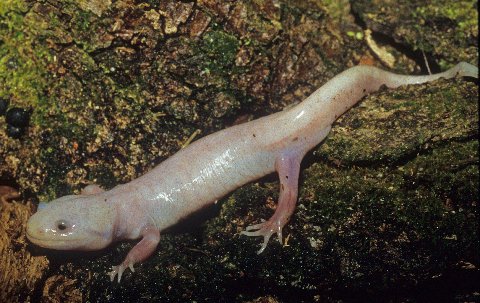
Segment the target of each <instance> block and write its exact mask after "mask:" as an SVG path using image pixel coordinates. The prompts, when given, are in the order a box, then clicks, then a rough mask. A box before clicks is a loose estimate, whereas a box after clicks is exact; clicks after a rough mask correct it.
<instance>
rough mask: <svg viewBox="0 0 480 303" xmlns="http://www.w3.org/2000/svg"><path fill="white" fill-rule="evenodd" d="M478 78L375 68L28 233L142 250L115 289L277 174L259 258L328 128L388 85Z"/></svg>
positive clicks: (40, 216) (60, 204) (55, 206)
mask: <svg viewBox="0 0 480 303" xmlns="http://www.w3.org/2000/svg"><path fill="white" fill-rule="evenodd" d="M455 76H469V77H475V78H478V68H477V67H475V66H473V65H471V64H468V63H464V62H462V63H459V64H458V65H456V66H455V67H453V68H451V69H449V70H447V71H445V72H443V73H439V74H434V75H428V76H407V75H397V74H393V73H390V72H386V71H383V70H381V69H378V68H375V67H370V66H356V67H353V68H350V69H348V70H346V71H344V72H342V73H340V74H339V75H337V76H336V77H334V78H333V79H331V80H330V81H328V82H327V83H326V84H325V85H323V86H322V87H320V88H319V89H318V90H316V91H315V92H314V93H313V94H311V95H310V96H309V97H308V98H307V99H305V100H304V101H303V102H301V103H299V104H298V105H296V106H294V107H292V108H289V109H288V110H284V111H282V112H278V113H275V114H272V115H270V116H266V117H263V118H260V119H257V120H253V121H250V122H247V123H244V124H240V125H236V126H233V127H230V128H227V129H225V130H222V131H219V132H216V133H213V134H211V135H208V136H206V137H204V138H202V139H200V140H198V141H196V142H194V143H192V144H191V145H189V146H188V147H186V148H184V149H182V150H180V151H179V152H177V153H176V154H174V155H173V156H172V157H170V158H168V159H167V160H165V161H164V162H162V163H160V164H159V165H158V166H156V167H155V168H154V169H152V170H151V171H149V172H147V173H146V174H144V175H143V176H141V177H139V178H137V179H135V180H133V181H131V182H129V183H126V184H123V185H118V186H116V187H114V188H113V189H111V190H109V191H104V190H102V189H101V188H100V187H99V186H96V185H89V186H87V187H86V188H85V189H84V190H83V191H82V193H81V194H80V195H69V196H64V197H61V198H59V199H56V200H54V201H51V202H49V203H47V204H46V205H44V206H43V207H41V209H40V208H39V211H38V212H37V213H35V214H34V215H33V216H32V217H31V218H30V220H29V221H28V225H27V236H28V238H29V239H30V240H31V241H32V242H33V243H35V244H37V245H39V246H43V247H47V248H52V249H60V250H97V249H102V248H104V247H106V246H108V245H109V244H110V243H112V242H114V241H120V240H125V239H138V238H141V240H140V242H138V243H137V245H136V246H134V247H133V248H132V249H131V251H130V252H129V253H128V255H127V257H126V258H125V260H124V261H123V262H122V263H121V264H120V265H118V266H114V267H113V270H112V271H111V272H110V277H111V279H112V280H113V279H114V278H115V276H118V281H120V279H121V276H122V273H123V272H124V270H125V269H126V268H127V267H129V268H130V269H131V270H132V271H133V265H134V264H136V263H138V262H141V261H143V260H145V259H146V258H148V257H149V256H150V255H151V254H152V253H153V252H154V251H155V249H156V247H157V244H158V242H159V240H160V231H161V230H164V229H165V228H167V227H169V226H171V225H173V224H175V223H177V222H178V221H179V220H180V219H181V218H183V217H185V216H187V215H188V214H190V213H192V212H194V211H196V210H198V209H200V208H202V207H204V206H205V205H207V204H210V203H213V202H214V201H216V200H217V199H219V198H221V197H223V196H225V195H226V194H228V193H229V192H231V191H233V190H234V189H236V188H238V187H240V186H242V185H244V184H246V183H248V182H251V181H253V180H256V179H258V178H260V177H262V176H265V175H267V174H270V173H273V172H277V173H278V176H279V179H280V197H279V201H278V206H277V208H276V210H275V213H274V214H273V216H272V217H271V218H270V219H269V220H267V221H265V222H262V223H259V224H256V225H252V226H249V227H247V229H246V231H244V232H242V234H244V235H247V236H260V237H263V243H262V245H261V248H260V250H259V253H261V252H262V251H263V250H264V249H265V248H266V246H267V243H268V241H269V239H270V237H271V236H272V235H274V234H277V236H278V239H279V241H280V242H281V241H282V228H283V226H284V225H285V224H286V223H287V221H288V220H289V218H290V216H291V215H292V213H293V212H294V209H295V204H296V201H297V193H298V176H299V170H300V163H301V161H302V159H303V157H304V155H305V154H306V153H307V152H308V151H309V150H310V149H312V148H313V147H314V146H316V145H317V144H319V143H320V142H321V141H322V140H323V139H325V137H326V136H327V135H328V133H329V131H330V129H331V127H332V123H333V122H334V121H335V120H336V119H337V118H338V117H339V116H341V115H342V114H343V113H344V112H346V111H347V110H348V109H350V108H351V107H352V106H353V105H355V104H356V103H357V102H358V101H359V100H361V99H362V98H363V97H364V96H365V95H367V94H369V93H371V92H374V91H376V90H378V89H379V88H380V86H382V85H386V86H387V87H389V88H395V87H398V86H400V85H406V84H417V83H423V82H428V81H433V80H435V79H438V78H441V77H444V78H452V77H455Z"/></svg>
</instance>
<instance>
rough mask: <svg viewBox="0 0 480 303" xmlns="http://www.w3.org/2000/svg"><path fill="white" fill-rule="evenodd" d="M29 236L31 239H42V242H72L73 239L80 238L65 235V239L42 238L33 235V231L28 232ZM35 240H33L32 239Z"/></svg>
mask: <svg viewBox="0 0 480 303" xmlns="http://www.w3.org/2000/svg"><path fill="white" fill-rule="evenodd" d="M26 234H27V238H29V239H31V240H32V239H33V240H37V241H41V242H47V243H54V242H71V241H78V240H79V238H74V239H73V238H71V237H68V239H67V237H65V239H47V238H40V237H36V236H35V235H32V234H31V233H29V232H27V233H26ZM32 242H33V241H32Z"/></svg>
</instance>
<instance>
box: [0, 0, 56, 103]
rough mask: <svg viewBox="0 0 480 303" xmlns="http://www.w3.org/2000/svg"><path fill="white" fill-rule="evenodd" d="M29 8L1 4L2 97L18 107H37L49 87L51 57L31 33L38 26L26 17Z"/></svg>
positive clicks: (22, 5)
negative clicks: (48, 70)
mask: <svg viewBox="0 0 480 303" xmlns="http://www.w3.org/2000/svg"><path fill="white" fill-rule="evenodd" d="M26 9H27V7H26V4H25V3H24V2H23V1H6V2H4V1H2V3H1V4H0V37H1V38H0V97H3V98H10V99H11V100H13V102H12V104H14V105H17V106H22V107H29V106H32V105H33V106H34V107H35V106H36V105H37V104H38V103H39V102H40V99H41V96H42V95H43V91H44V89H45V87H46V86H47V82H48V80H47V79H46V78H47V77H46V74H47V73H46V65H47V64H48V62H51V60H52V58H51V55H50V53H49V51H48V49H47V48H45V47H44V46H42V45H41V43H38V41H37V38H36V37H34V36H33V35H31V34H30V32H29V28H32V27H35V25H33V26H32V24H31V22H32V20H30V19H27V18H25V11H26Z"/></svg>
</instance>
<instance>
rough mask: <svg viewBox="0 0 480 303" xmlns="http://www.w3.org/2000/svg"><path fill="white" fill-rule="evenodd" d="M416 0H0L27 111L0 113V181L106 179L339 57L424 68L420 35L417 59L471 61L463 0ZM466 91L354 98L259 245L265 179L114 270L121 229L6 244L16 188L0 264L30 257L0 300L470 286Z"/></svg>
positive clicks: (370, 294) (456, 289) (429, 295)
mask: <svg viewBox="0 0 480 303" xmlns="http://www.w3.org/2000/svg"><path fill="white" fill-rule="evenodd" d="M432 3H433V2H432V1H425V4H424V5H420V4H419V5H417V6H416V7H415V8H413V9H412V8H411V7H409V6H408V5H409V4H408V1H400V2H396V4H395V5H389V4H388V1H363V0H362V1H352V7H351V8H352V10H350V9H349V7H350V3H349V2H348V1H315V0H308V1H283V0H282V1H280V0H244V1H243V0H242V1H230V0H229V1H220V0H197V1H192V2H189V1H173V0H171V1H170V0H168V1H133V0H119V1H99V0H82V1H56V0H51V1H41V0H7V1H2V2H1V3H0V99H2V100H8V104H9V106H10V107H20V108H28V109H32V116H31V119H30V125H29V127H28V128H27V129H26V131H25V134H24V135H23V136H22V137H21V138H20V139H14V138H10V137H8V136H7V131H6V122H5V118H4V117H3V116H2V117H0V141H1V144H0V185H5V184H10V185H11V184H15V187H16V188H17V189H18V190H19V191H20V192H21V193H22V196H23V197H25V198H26V200H32V201H34V202H35V203H36V202H38V201H48V200H51V199H52V198H54V197H58V196H62V195H65V194H70V193H72V192H77V193H78V191H79V190H80V189H81V188H82V187H83V186H85V185H86V184H88V183H91V182H95V183H97V184H100V185H101V186H103V187H106V188H110V187H113V186H115V185H117V184H119V183H124V182H128V181H129V180H131V179H133V178H136V177H138V176H139V175H141V174H143V173H144V172H146V171H148V170H149V169H151V168H152V167H153V166H154V165H156V164H158V163H160V162H161V161H162V160H164V159H165V158H167V157H168V156H170V155H172V154H173V153H175V151H177V150H178V149H179V148H180V147H181V146H182V145H184V144H185V143H186V142H188V141H189V139H191V138H192V137H193V138H194V140H195V139H197V138H199V137H201V136H204V135H207V134H209V133H211V132H214V131H217V130H220V129H223V128H225V127H228V126H230V125H234V124H236V123H241V122H243V121H247V120H250V119H253V118H257V117H260V116H264V115H267V114H270V113H273V112H276V111H279V110H282V109H283V108H285V107H286V106H291V105H292V104H295V103H297V102H300V101H301V100H303V99H304V98H305V97H306V96H308V95H309V94H310V93H311V92H312V91H313V90H315V89H316V88H317V87H319V86H321V85H322V84H323V83H325V82H326V81H327V80H328V79H330V78H332V77H333V76H334V75H336V74H337V73H339V72H340V71H342V70H344V69H346V68H348V67H351V66H354V65H356V64H373V65H377V66H382V63H383V64H385V60H384V59H385V58H386V57H389V56H392V57H393V58H394V62H395V64H394V67H393V68H392V69H393V70H394V71H396V72H402V73H409V74H411V73H426V68H425V66H424V62H423V57H422V56H421V51H423V52H424V53H425V54H426V56H427V57H428V61H429V63H430V64H431V68H432V70H434V71H435V70H439V69H443V68H446V67H448V66H450V65H451V64H453V63H456V62H457V61H458V60H465V61H469V62H471V63H476V62H478V44H477V42H476V41H477V36H478V23H477V17H476V16H477V14H478V13H477V10H476V8H475V6H474V3H475V1H447V0H444V1H436V2H435V3H438V6H435V5H434V4H432ZM397 7H401V8H402V9H399V10H396V11H393V10H392V8H397ZM406 8H409V9H406ZM398 11H401V12H402V13H401V14H399V13H398ZM351 12H353V13H354V15H351ZM422 20H423V21H422ZM367 29H368V30H371V31H372V32H373V34H372V35H371V36H370V35H369V34H368V32H367V31H365V30H367ZM367 38H368V39H367ZM372 41H373V42H372ZM374 44H375V45H376V46H378V48H374V47H373V46H374ZM477 98H478V82H476V83H475V82H472V81H465V80H462V79H454V80H448V81H447V80H440V81H436V82H435V83H430V84H425V85H420V86H408V87H402V88H399V89H397V90H394V91H388V90H384V91H380V92H378V93H375V94H372V95H371V96H369V97H367V98H366V99H365V100H364V101H363V102H362V103H361V104H360V105H359V106H357V107H356V108H354V109H352V110H351V111H349V112H348V113H347V114H346V115H344V116H343V117H342V118H341V119H340V120H339V121H337V123H336V124H335V125H334V128H333V130H332V133H331V134H330V136H329V137H328V139H327V140H326V141H325V142H324V143H323V144H321V145H320V146H318V147H317V148H316V149H315V150H314V151H313V152H311V153H309V154H308V155H307V157H306V159H305V160H304V161H303V166H302V168H303V169H302V175H301V192H300V198H299V202H298V207H297V209H296V211H295V214H294V216H293V218H292V220H291V221H290V223H289V224H288V225H287V227H286V229H285V232H284V235H285V236H286V237H287V242H286V244H285V245H284V246H283V247H282V246H280V245H279V244H278V242H275V241H273V240H271V243H270V244H269V246H268V248H267V249H266V251H265V252H264V253H263V254H261V255H256V251H257V249H258V245H259V239H248V238H245V237H240V236H239V232H240V231H241V230H243V229H244V228H245V226H247V225H249V224H252V223H254V222H258V220H260V219H262V218H263V219H267V218H268V217H269V216H270V215H271V213H272V212H273V209H274V207H275V201H276V199H277V197H278V183H277V180H276V177H275V176H269V177H266V178H263V179H261V180H259V181H258V182H255V183H253V184H249V185H246V186H244V187H242V188H240V189H238V190H236V191H235V192H234V193H232V194H231V195H230V196H227V197H225V198H224V199H223V200H221V201H219V203H217V204H216V205H214V206H212V207H211V208H210V209H209V210H207V211H206V212H203V213H201V214H198V215H197V216H195V217H193V218H190V219H189V221H187V222H185V224H181V225H179V226H177V227H176V228H175V229H173V230H172V231H170V232H167V233H164V234H163V235H162V240H161V242H160V245H159V248H158V251H157V252H156V253H155V255H154V256H153V257H152V258H151V259H149V260H148V261H146V262H144V263H143V264H142V265H140V266H138V267H137V269H136V272H135V273H134V274H131V273H127V274H126V275H125V276H124V279H123V281H122V283H121V284H120V285H118V284H116V283H111V282H110V281H109V279H108V277H107V275H106V274H105V273H106V272H107V271H108V270H109V269H110V266H112V265H113V264H117V263H119V262H121V261H122V259H123V258H124V256H125V255H126V253H127V251H128V249H129V248H130V247H131V246H132V245H133V243H122V244H119V245H116V246H113V247H112V248H110V249H108V250H106V251H102V252H97V253H92V254H85V253H74V252H50V251H44V250H38V249H37V248H35V247H33V246H32V245H30V246H27V245H26V243H24V228H25V225H24V224H25V223H24V222H25V220H26V218H27V217H28V216H29V214H30V204H26V205H22V204H18V203H16V204H12V205H15V209H16V210H15V212H14V213H15V214H16V215H15V216H12V215H8V214H11V213H12V212H11V211H9V212H2V221H0V224H3V225H4V226H6V227H2V228H3V232H4V234H6V235H7V236H8V237H5V239H6V241H4V243H6V244H5V245H4V247H3V248H2V249H3V250H4V251H15V249H16V247H17V246H18V244H15V243H17V242H16V241H17V240H15V239H21V240H20V243H21V245H20V246H18V247H20V248H21V249H20V251H21V252H20V253H18V254H14V255H12V257H8V258H10V259H9V260H13V261H8V262H6V263H1V266H2V267H1V268H0V273H4V272H12V271H13V270H17V269H16V268H18V266H17V265H18V264H30V263H29V262H30V261H29V260H32V259H31V258H32V257H31V256H30V255H29V252H32V253H34V254H37V255H38V256H39V257H38V258H41V259H39V260H41V262H40V263H39V264H40V265H38V266H37V265H35V266H36V267H34V268H36V269H37V271H33V272H35V274H29V273H28V272H29V271H28V270H27V267H26V268H25V270H26V271H19V272H18V274H15V275H13V274H12V275H4V276H2V279H5V280H2V281H6V284H2V285H12V287H9V288H8V289H6V290H4V289H2V294H1V295H2V296H3V297H0V300H2V299H3V298H6V299H5V300H6V301H8V299H12V298H16V296H17V295H18V296H19V298H22V299H24V300H27V301H28V300H30V301H33V302H61V301H101V302H140V301H162V302H191V301H197V302H340V301H342V302H352V301H358V300H357V299H355V298H359V297H361V298H365V300H369V299H370V300H372V301H378V300H382V301H385V300H394V299H398V298H400V300H404V301H422V300H423V301H436V300H440V299H443V300H445V299H452V300H457V301H471V300H478V293H479V292H480V290H479V289H478V286H476V285H475V283H473V282H472V281H475V279H477V280H478V278H480V273H479V270H478V266H479V264H480V256H479V250H480V247H479V244H478V243H479V236H478V212H476V208H477V206H478V200H479V198H478V197H479V193H478V187H477V185H478V183H479V172H478V141H477V139H476V138H477V137H478V127H477V126H478V105H477ZM9 203H11V202H9ZM9 205H10V204H9ZM17 217H18V218H21V220H20V219H18V218H17ZM15 218H17V219H15ZM3 225H2V226H3ZM12 228H13V229H12ZM1 232H2V229H0V233H1ZM2 237H3V236H2ZM2 239H3V238H2ZM16 245H17V246H16ZM25 249H27V250H25ZM44 255H47V256H48V260H49V263H50V264H49V265H48V261H47V260H45V259H44V257H43V256H44ZM2 256H3V253H2ZM5 256H6V255H5ZM9 256H10V255H9ZM21 278H25V279H24V280H21ZM18 279H20V280H21V281H24V282H22V283H17V282H16V281H19V280H18ZM458 281H460V282H458ZM2 283H3V282H2ZM12 300H13V299H12Z"/></svg>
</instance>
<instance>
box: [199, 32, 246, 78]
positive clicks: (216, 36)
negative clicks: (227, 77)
mask: <svg viewBox="0 0 480 303" xmlns="http://www.w3.org/2000/svg"><path fill="white" fill-rule="evenodd" d="M238 47H239V41H238V40H237V39H236V38H235V37H234V36H232V35H230V34H227V33H225V32H223V31H209V32H207V33H206V34H205V35H204V36H203V39H202V43H201V45H200V49H199V53H202V54H205V55H207V56H208V58H207V59H206V61H205V62H204V66H203V70H204V72H205V73H211V72H213V73H225V72H226V70H227V69H228V68H229V67H231V66H232V65H234V63H235V62H234V60H235V55H236V53H237V50H238Z"/></svg>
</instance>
